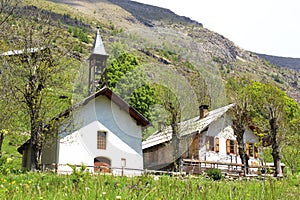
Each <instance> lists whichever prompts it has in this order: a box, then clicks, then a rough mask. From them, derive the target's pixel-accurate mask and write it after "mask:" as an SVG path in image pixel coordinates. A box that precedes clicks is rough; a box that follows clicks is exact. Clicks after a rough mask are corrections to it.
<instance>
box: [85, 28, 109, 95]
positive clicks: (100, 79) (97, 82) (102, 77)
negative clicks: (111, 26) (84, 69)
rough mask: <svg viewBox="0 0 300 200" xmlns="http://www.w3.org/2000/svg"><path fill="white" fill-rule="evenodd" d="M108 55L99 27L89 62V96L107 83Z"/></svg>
mask: <svg viewBox="0 0 300 200" xmlns="http://www.w3.org/2000/svg"><path fill="white" fill-rule="evenodd" d="M107 58H108V54H107V53H106V51H105V48H104V45H103V41H102V38H101V36H100V31H99V27H97V32H96V37H95V41H94V45H93V48H92V52H91V55H90V57H89V58H88V60H89V83H88V95H91V94H93V93H95V92H96V90H97V89H100V88H99V87H101V86H103V84H104V83H105V84H106V82H107V80H106V79H107V78H106V73H105V68H106V61H107Z"/></svg>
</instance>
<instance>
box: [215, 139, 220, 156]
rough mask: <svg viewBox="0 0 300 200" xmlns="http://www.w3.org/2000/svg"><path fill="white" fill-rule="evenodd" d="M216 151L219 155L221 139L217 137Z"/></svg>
mask: <svg viewBox="0 0 300 200" xmlns="http://www.w3.org/2000/svg"><path fill="white" fill-rule="evenodd" d="M215 150H216V152H217V153H219V151H220V148H219V138H218V137H216V147H215Z"/></svg>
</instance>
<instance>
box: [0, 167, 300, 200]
mask: <svg viewBox="0 0 300 200" xmlns="http://www.w3.org/2000/svg"><path fill="white" fill-rule="evenodd" d="M299 180H300V176H299V175H298V176H294V177H290V178H283V179H281V180H276V179H273V178H269V179H265V180H254V179H253V180H236V181H227V180H222V181H213V180H210V179H208V178H205V177H203V176H199V177H184V178H179V177H170V176H160V177H156V176H146V175H144V176H140V177H120V176H112V175H89V174H86V173H73V174H71V175H57V174H55V173H31V172H28V173H20V174H12V173H10V174H7V175H0V199H10V200H12V199H18V200H19V199H23V200H25V199H130V200H131V199H189V200H190V199H243V200H244V199H270V200H273V199H289V200H292V199H300V191H299Z"/></svg>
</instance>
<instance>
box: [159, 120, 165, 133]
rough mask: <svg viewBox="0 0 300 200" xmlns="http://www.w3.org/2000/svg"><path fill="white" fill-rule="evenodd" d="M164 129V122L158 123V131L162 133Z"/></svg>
mask: <svg viewBox="0 0 300 200" xmlns="http://www.w3.org/2000/svg"><path fill="white" fill-rule="evenodd" d="M163 128H164V122H158V131H159V132H160V131H162V130H163Z"/></svg>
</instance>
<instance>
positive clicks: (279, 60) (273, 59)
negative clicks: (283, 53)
mask: <svg viewBox="0 0 300 200" xmlns="http://www.w3.org/2000/svg"><path fill="white" fill-rule="evenodd" d="M257 55H258V56H259V57H260V58H263V59H265V60H267V61H269V62H270V63H272V64H274V65H277V66H279V67H287V68H290V69H294V70H297V71H300V58H286V57H280V56H271V55H266V54H257Z"/></svg>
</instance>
